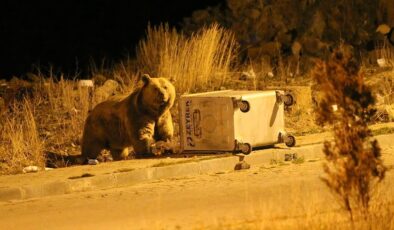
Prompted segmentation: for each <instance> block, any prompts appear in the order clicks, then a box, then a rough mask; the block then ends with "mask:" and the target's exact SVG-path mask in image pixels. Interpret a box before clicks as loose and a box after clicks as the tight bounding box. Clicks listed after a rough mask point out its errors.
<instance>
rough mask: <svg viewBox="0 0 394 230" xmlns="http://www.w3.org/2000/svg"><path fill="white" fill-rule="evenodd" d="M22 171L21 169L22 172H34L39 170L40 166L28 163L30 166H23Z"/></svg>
mask: <svg viewBox="0 0 394 230" xmlns="http://www.w3.org/2000/svg"><path fill="white" fill-rule="evenodd" d="M22 171H23V173H35V172H38V171H40V168H39V167H38V166H34V165H30V166H27V167H24V168H23V170H22Z"/></svg>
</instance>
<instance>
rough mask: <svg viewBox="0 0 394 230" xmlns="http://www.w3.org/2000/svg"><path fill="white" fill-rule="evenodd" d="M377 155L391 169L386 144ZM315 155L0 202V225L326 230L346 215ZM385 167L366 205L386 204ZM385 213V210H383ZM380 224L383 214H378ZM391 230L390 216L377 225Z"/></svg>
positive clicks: (391, 194)
mask: <svg viewBox="0 0 394 230" xmlns="http://www.w3.org/2000/svg"><path fill="white" fill-rule="evenodd" d="M382 151H383V159H384V161H385V163H386V165H387V166H388V167H389V169H392V168H394V146H388V147H384V148H383V149H382ZM322 162H323V161H321V160H317V161H316V160H310V161H305V162H300V163H298V164H294V163H287V162H282V163H271V164H266V165H252V167H251V169H249V170H244V171H232V172H220V173H216V174H210V175H200V176H194V177H187V178H175V179H169V180H159V181H153V182H149V183H143V184H138V185H136V186H130V187H123V188H115V189H108V190H99V191H93V192H85V193H74V194H69V195H62V196H53V197H47V198H42V199H31V200H25V201H14V202H4V203H0V213H1V215H0V229H25V228H29V229H92V228H94V229H289V228H291V229H306V228H307V229H317V228H319V229H330V226H331V227H332V224H335V225H336V226H341V225H347V224H348V222H347V219H346V214H345V213H344V212H342V211H340V206H339V205H338V203H337V201H336V199H334V197H333V196H332V195H331V193H329V190H328V189H327V188H326V186H325V185H324V184H323V182H322V181H321V179H320V178H321V177H322V176H323V171H322V167H321V165H322ZM393 179H394V174H393V171H392V170H389V171H388V173H387V176H386V178H385V180H384V182H383V183H382V184H381V186H379V188H378V189H376V190H375V191H374V192H375V195H376V196H375V197H376V199H375V200H373V201H372V202H371V203H372V204H373V206H375V205H376V206H377V207H378V208H379V209H391V210H393V208H394V206H393V204H394V186H393V181H394V180H393ZM391 214H392V212H391ZM386 221H387V218H386ZM377 229H394V223H393V220H391V217H389V218H388V223H386V225H384V227H383V228H379V226H378V228H377Z"/></svg>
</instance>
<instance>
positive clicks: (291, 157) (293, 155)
mask: <svg viewBox="0 0 394 230" xmlns="http://www.w3.org/2000/svg"><path fill="white" fill-rule="evenodd" d="M297 159H298V155H297V153H285V161H293V160H297Z"/></svg>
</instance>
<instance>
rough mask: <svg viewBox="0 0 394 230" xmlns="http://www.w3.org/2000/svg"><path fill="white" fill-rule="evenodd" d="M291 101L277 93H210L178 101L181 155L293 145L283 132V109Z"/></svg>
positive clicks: (291, 140)
mask: <svg viewBox="0 0 394 230" xmlns="http://www.w3.org/2000/svg"><path fill="white" fill-rule="evenodd" d="M292 103H293V97H292V96H291V95H289V94H285V93H284V91H280V90H269V91H234V90H224V91H213V92H207V93H197V94H187V95H182V96H181V97H180V100H179V116H180V117H179V118H180V144H181V152H220V151H225V152H242V153H244V154H249V153H250V152H251V151H252V148H255V147H264V146H270V145H273V144H276V143H282V142H284V143H286V145H287V146H289V147H292V146H294V145H295V138H294V137H293V136H291V135H288V134H287V133H286V132H285V130H284V106H290V105H291V104H292Z"/></svg>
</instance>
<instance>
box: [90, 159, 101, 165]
mask: <svg viewBox="0 0 394 230" xmlns="http://www.w3.org/2000/svg"><path fill="white" fill-rule="evenodd" d="M98 164H99V161H98V160H97V159H89V160H88V165H98Z"/></svg>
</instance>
